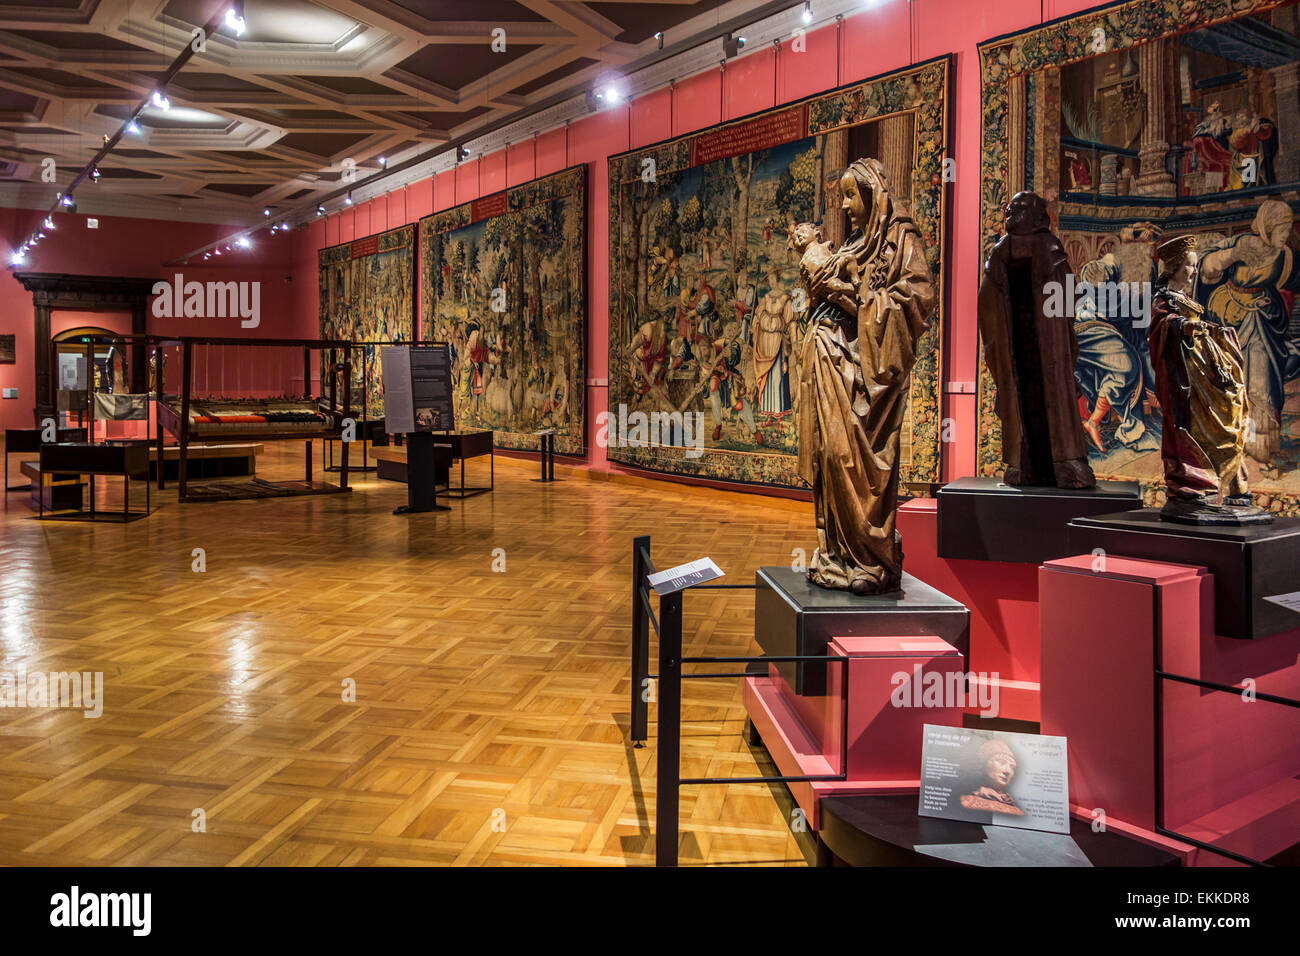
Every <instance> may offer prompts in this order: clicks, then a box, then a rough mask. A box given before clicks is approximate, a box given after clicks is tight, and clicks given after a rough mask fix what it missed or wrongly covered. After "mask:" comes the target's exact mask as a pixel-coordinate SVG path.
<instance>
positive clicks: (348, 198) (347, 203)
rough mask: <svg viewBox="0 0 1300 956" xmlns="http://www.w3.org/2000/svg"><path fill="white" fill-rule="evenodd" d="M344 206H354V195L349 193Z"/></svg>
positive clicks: (344, 200) (344, 198)
mask: <svg viewBox="0 0 1300 956" xmlns="http://www.w3.org/2000/svg"><path fill="white" fill-rule="evenodd" d="M343 205H345V206H351V205H352V193H348V194H347V195H346V196H344V197H343Z"/></svg>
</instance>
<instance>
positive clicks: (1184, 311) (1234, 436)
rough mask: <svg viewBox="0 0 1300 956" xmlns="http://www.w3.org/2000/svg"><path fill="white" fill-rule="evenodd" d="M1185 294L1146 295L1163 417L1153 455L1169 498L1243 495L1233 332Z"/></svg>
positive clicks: (1240, 378)
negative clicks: (1205, 315) (1160, 462)
mask: <svg viewBox="0 0 1300 956" xmlns="http://www.w3.org/2000/svg"><path fill="white" fill-rule="evenodd" d="M1203 312H1204V310H1203V309H1202V307H1201V306H1200V305H1198V304H1197V303H1196V302H1194V301H1192V300H1191V299H1189V298H1188V297H1187V296H1185V295H1181V294H1179V293H1177V292H1173V291H1172V290H1169V289H1160V290H1159V291H1157V292H1156V294H1155V295H1154V296H1153V297H1152V300H1151V331H1150V333H1149V336H1150V342H1151V360H1152V362H1154V363H1155V366H1156V394H1157V396H1158V397H1159V399H1160V408H1161V412H1162V414H1163V416H1164V429H1163V433H1162V435H1161V445H1160V457H1161V458H1162V459H1163V460H1164V466H1165V491H1166V493H1167V495H1168V497H1169V498H1183V499H1198V498H1201V497H1203V496H1205V495H1217V494H1218V493H1219V492H1220V491H1221V492H1222V494H1223V496H1224V497H1225V498H1242V497H1244V496H1245V495H1246V494H1247V490H1246V466H1245V452H1244V445H1245V422H1246V405H1247V399H1246V386H1245V381H1246V373H1245V360H1244V359H1243V358H1242V355H1241V346H1240V344H1239V343H1238V342H1237V333H1236V332H1235V331H1234V330H1233V329H1231V328H1229V327H1227V326H1223V325H1219V324H1218V323H1217V322H1207V321H1206V320H1205V319H1204V318H1203V317H1202V313H1203Z"/></svg>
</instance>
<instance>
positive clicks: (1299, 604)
mask: <svg viewBox="0 0 1300 956" xmlns="http://www.w3.org/2000/svg"><path fill="white" fill-rule="evenodd" d="M1264 600H1265V601H1272V602H1273V603H1274V604H1280V605H1282V607H1284V608H1286V609H1287V610H1288V611H1295V612H1296V613H1298V614H1300V591H1292V592H1291V593H1290V594H1273V595H1270V596H1268V597H1266V598H1264Z"/></svg>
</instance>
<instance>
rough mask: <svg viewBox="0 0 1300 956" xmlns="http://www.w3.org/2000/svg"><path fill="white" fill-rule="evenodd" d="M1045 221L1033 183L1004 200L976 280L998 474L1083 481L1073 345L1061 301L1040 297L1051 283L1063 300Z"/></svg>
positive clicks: (1089, 479)
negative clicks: (995, 422)
mask: <svg viewBox="0 0 1300 956" xmlns="http://www.w3.org/2000/svg"><path fill="white" fill-rule="evenodd" d="M1048 226H1049V220H1048V217H1047V204H1046V203H1045V202H1043V200H1042V199H1041V198H1040V197H1038V196H1036V195H1034V194H1033V193H1023V192H1022V193H1017V194H1016V195H1015V196H1014V197H1013V198H1012V200H1011V202H1010V204H1008V206H1007V225H1006V230H1007V231H1006V234H1005V235H1003V237H1002V238H1001V239H999V240H998V243H997V245H996V246H994V247H993V252H992V253H991V254H990V255H989V261H988V262H987V263H985V265H984V281H983V282H981V283H980V290H979V300H978V311H979V327H980V337H981V338H982V339H983V341H984V362H985V364H986V365H987V366H988V369H989V374H991V375H992V376H993V383H994V385H995V386H996V388H997V406H996V407H997V414H998V419H999V420H1000V421H1001V422H1002V459H1003V461H1004V462H1006V465H1007V470H1006V476H1005V478H1004V480H1005V481H1006V483H1007V484H1009V485H1056V486H1058V487H1061V488H1091V487H1093V486H1094V485H1096V483H1097V482H1096V479H1095V478H1094V477H1093V474H1092V469H1091V468H1090V467H1089V465H1088V447H1087V444H1086V442H1087V439H1086V437H1085V436H1084V431H1083V419H1082V417H1081V416H1080V414H1079V385H1078V383H1077V381H1076V380H1075V377H1074V369H1075V365H1076V363H1077V362H1078V360H1079V345H1078V342H1077V341H1076V340H1075V337H1074V326H1073V321H1072V319H1071V318H1070V316H1069V315H1068V314H1067V310H1066V309H1065V308H1064V307H1062V308H1060V309H1056V308H1053V307H1052V306H1051V305H1049V297H1050V296H1051V295H1052V293H1053V291H1054V290H1053V286H1054V287H1055V291H1056V296H1057V297H1058V302H1059V303H1060V304H1061V305H1062V306H1064V301H1065V298H1064V297H1065V294H1066V290H1067V289H1069V288H1071V287H1072V285H1067V277H1068V276H1069V273H1070V263H1069V259H1068V258H1067V257H1066V254H1065V249H1064V247H1062V245H1061V241H1060V240H1059V239H1057V238H1056V236H1054V235H1052V233H1051V232H1050V230H1049V229H1048ZM1053 313H1055V314H1053Z"/></svg>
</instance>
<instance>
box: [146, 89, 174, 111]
mask: <svg viewBox="0 0 1300 956" xmlns="http://www.w3.org/2000/svg"><path fill="white" fill-rule="evenodd" d="M149 102H150V103H152V104H153V105H154V108H155V109H160V110H162V111H163V112H166V111H167V110H169V109H171V108H172V101H171V100H169V99H167V97H166V96H164V95H163V91H162V90H154V91H153V96H151V97H149Z"/></svg>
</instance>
